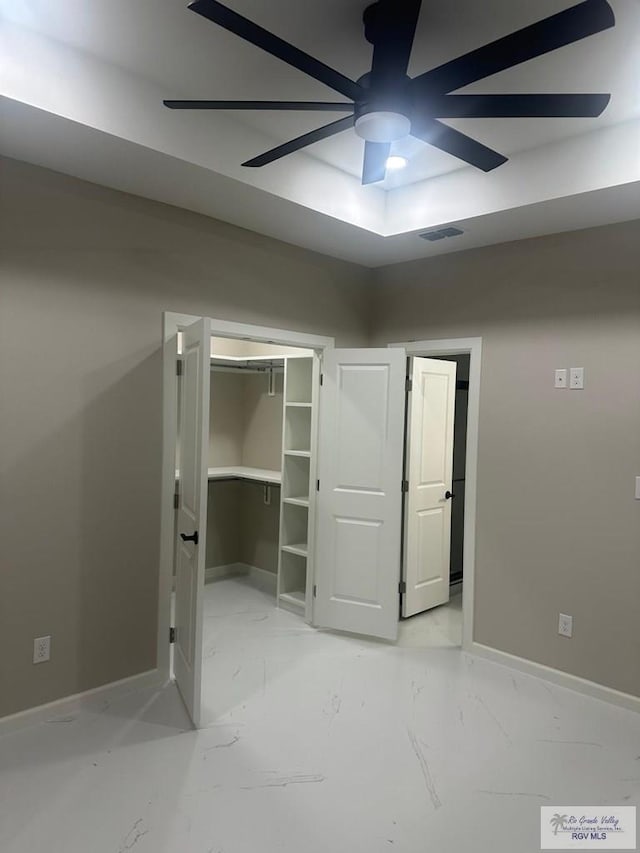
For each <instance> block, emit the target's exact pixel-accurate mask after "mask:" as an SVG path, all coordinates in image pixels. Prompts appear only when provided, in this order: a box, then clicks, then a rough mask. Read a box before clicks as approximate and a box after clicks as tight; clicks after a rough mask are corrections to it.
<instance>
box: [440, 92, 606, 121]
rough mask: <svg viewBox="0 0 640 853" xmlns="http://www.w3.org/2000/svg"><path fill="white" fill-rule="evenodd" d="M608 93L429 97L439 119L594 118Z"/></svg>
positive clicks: (599, 112) (602, 109)
mask: <svg viewBox="0 0 640 853" xmlns="http://www.w3.org/2000/svg"><path fill="white" fill-rule="evenodd" d="M610 100H611V95H604V94H591V95H582V94H580V95H577V94H576V95H552V94H549V95H443V96H442V97H441V98H433V99H432V100H429V104H428V107H429V112H430V113H431V114H432V115H434V116H437V117H438V118H528V117H533V118H560V117H562V118H595V117H596V116H599V115H601V114H602V113H603V112H604V110H605V109H606V107H607V105H608V103H609V101H610Z"/></svg>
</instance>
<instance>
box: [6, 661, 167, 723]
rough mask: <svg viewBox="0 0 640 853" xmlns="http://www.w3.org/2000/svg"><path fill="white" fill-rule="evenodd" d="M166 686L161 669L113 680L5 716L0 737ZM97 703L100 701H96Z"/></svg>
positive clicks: (97, 708)
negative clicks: (123, 697)
mask: <svg viewBox="0 0 640 853" xmlns="http://www.w3.org/2000/svg"><path fill="white" fill-rule="evenodd" d="M166 683H167V679H166V678H164V677H163V676H162V674H161V673H160V670H158V669H150V670H149V671H148V672H141V673H140V674H139V675H132V676H130V677H129V678H122V679H120V681H112V682H110V683H109V684H103V685H101V686H100V687H93V688H92V689H91V690H85V691H84V692H83V693H74V694H73V695H72V696H64V697H63V698H62V699H56V700H55V701H54V702H48V703H47V704H46V705H37V706H36V707H35V708H28V709H27V710H25V711H19V712H18V713H17V714H11V716H9V717H2V718H1V719H0V737H3V736H4V735H8V734H12V733H13V732H17V731H20V730H21V729H26V728H29V727H30V726H35V725H38V724H40V723H46V722H47V721H48V720H50V719H51V718H55V717H60V716H62V715H64V714H68V713H70V712H72V711H80V710H92V708H91V706H92V704H93V703H96V705H97V707H96V709H95V710H96V711H97V712H100V711H101V710H102V707H101V704H102V703H103V702H104V701H105V700H106V699H108V700H110V701H113V700H114V699H118V698H119V697H121V696H125V695H127V694H128V693H133V691H134V690H144V689H145V688H151V687H162V686H163V685H164V684H166ZM96 700H99V701H98V702H96Z"/></svg>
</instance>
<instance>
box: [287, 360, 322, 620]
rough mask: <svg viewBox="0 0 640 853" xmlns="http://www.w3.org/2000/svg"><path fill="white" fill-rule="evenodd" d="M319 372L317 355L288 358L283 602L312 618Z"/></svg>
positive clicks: (291, 608)
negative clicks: (315, 413)
mask: <svg viewBox="0 0 640 853" xmlns="http://www.w3.org/2000/svg"><path fill="white" fill-rule="evenodd" d="M316 374H317V371H316V370H315V367H314V359H313V358H288V359H286V362H285V373H284V425H283V438H282V488H281V506H280V561H279V568H278V602H279V604H280V605H282V606H283V607H287V608H289V609H290V610H294V611H295V612H297V613H301V614H303V613H304V614H306V616H307V618H310V617H311V590H310V578H311V571H310V563H311V554H312V542H311V538H312V534H313V530H312V525H311V523H310V522H311V519H312V518H313V503H314V499H315V459H314V458H313V457H314V455H315V454H314V453H312V448H313V447H314V444H315V418H314V398H315V397H316V385H317V375H316Z"/></svg>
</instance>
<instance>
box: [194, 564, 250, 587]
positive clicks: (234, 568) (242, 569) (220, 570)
mask: <svg viewBox="0 0 640 853" xmlns="http://www.w3.org/2000/svg"><path fill="white" fill-rule="evenodd" d="M248 569H249V567H248V566H245V564H244V563H229V564H228V565H226V566H210V567H209V568H208V569H205V570H204V582H205V583H213V581H219V580H222V579H223V578H235V577H238V575H246V574H248Z"/></svg>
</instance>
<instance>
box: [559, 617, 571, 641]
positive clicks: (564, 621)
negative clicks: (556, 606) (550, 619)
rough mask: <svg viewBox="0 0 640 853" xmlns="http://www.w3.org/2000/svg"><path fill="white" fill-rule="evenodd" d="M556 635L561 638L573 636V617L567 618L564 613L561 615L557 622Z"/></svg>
mask: <svg viewBox="0 0 640 853" xmlns="http://www.w3.org/2000/svg"><path fill="white" fill-rule="evenodd" d="M558 634H560V636H561V637H572V636H573V616H567V614H566V613H561V614H560V618H559V620H558Z"/></svg>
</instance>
